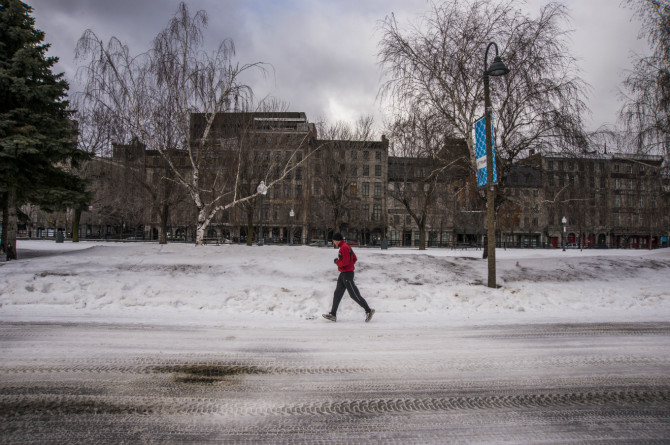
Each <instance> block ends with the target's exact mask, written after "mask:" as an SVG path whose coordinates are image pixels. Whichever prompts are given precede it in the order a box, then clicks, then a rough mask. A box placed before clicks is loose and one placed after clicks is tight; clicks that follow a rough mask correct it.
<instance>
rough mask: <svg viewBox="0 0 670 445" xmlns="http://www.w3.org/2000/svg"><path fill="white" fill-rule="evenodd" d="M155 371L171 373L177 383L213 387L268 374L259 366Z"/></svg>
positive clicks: (210, 365)
mask: <svg viewBox="0 0 670 445" xmlns="http://www.w3.org/2000/svg"><path fill="white" fill-rule="evenodd" d="M155 371H156V372H159V373H170V374H172V375H173V378H174V381H175V382H177V383H182V384H191V385H213V384H216V383H219V382H221V381H223V380H229V379H230V378H231V377H241V376H244V375H257V374H267V373H268V371H266V370H264V369H262V368H259V367H257V366H247V365H216V364H195V365H177V366H162V367H159V368H156V369H155Z"/></svg>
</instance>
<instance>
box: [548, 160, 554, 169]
mask: <svg viewBox="0 0 670 445" xmlns="http://www.w3.org/2000/svg"><path fill="white" fill-rule="evenodd" d="M553 169H554V161H549V162H547V170H550V171H551V170H553Z"/></svg>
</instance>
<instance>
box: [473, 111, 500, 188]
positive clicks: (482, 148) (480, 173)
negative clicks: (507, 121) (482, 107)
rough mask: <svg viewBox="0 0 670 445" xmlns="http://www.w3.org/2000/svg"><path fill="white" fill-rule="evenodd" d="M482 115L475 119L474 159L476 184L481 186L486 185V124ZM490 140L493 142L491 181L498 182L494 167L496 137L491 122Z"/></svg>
mask: <svg viewBox="0 0 670 445" xmlns="http://www.w3.org/2000/svg"><path fill="white" fill-rule="evenodd" d="M484 119H485V118H484V117H482V118H480V119H478V120H476V121H475V160H476V161H477V185H478V186H479V187H483V186H485V185H486V173H487V171H486V170H487V169H486V125H485V124H484ZM491 140H492V142H493V152H492V153H493V183H494V184H495V183H497V182H498V172H497V169H496V138H495V132H494V131H493V123H491Z"/></svg>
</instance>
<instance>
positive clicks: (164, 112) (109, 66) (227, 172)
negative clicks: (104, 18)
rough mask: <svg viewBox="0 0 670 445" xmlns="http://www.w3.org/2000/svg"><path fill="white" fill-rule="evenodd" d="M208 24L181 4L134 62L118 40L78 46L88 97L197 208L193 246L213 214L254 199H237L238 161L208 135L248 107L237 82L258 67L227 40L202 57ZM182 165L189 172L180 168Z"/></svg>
mask: <svg viewBox="0 0 670 445" xmlns="http://www.w3.org/2000/svg"><path fill="white" fill-rule="evenodd" d="M206 24H207V15H206V13H205V11H198V12H197V13H196V14H195V15H194V16H191V15H190V13H189V10H188V8H187V6H186V4H185V3H181V4H180V5H179V7H178V10H177V13H176V15H175V16H174V17H173V18H172V19H171V20H170V22H169V23H168V26H167V27H166V28H165V29H164V30H163V31H161V32H160V33H159V34H158V36H157V37H156V38H155V40H154V46H153V48H152V49H151V50H149V51H148V52H146V53H142V54H139V55H137V56H133V55H131V53H130V50H129V49H128V47H126V46H124V45H123V44H122V43H121V42H120V41H119V39H117V38H116V37H113V38H111V39H110V41H109V43H107V44H105V43H104V42H103V41H102V40H101V39H100V38H99V37H98V36H97V35H96V34H95V33H94V32H93V31H91V30H87V31H86V32H85V33H84V35H83V36H82V37H81V39H80V40H79V43H78V46H77V56H78V58H79V59H85V58H86V59H87V60H88V63H87V65H86V66H85V67H84V71H83V76H84V77H85V79H86V88H85V92H84V93H85V97H86V99H87V100H88V101H90V102H92V103H94V104H95V105H96V107H99V108H102V109H104V110H105V111H106V112H107V113H110V114H111V115H113V117H114V119H115V120H117V121H118V122H119V123H120V125H121V126H122V127H123V129H124V131H125V132H127V133H128V134H132V135H133V136H134V137H137V138H138V140H139V141H140V142H142V143H143V144H145V145H146V146H147V147H148V148H150V149H153V150H157V151H158V152H160V154H161V155H162V156H163V157H164V159H165V162H166V163H167V165H168V168H169V170H170V171H171V172H172V174H173V175H174V177H173V178H172V180H174V181H176V182H177V183H179V184H180V185H181V186H183V187H185V188H186V190H187V191H188V194H189V196H190V198H191V200H192V201H193V203H194V205H195V207H196V209H197V226H196V244H202V241H203V239H204V234H205V228H206V227H207V226H208V224H209V223H210V221H211V220H212V218H213V217H214V216H215V215H216V214H217V213H218V212H220V211H222V210H224V209H228V208H230V207H232V206H235V205H236V204H238V203H240V202H243V201H245V200H249V199H253V198H254V196H255V194H252V195H249V196H239V195H238V194H237V193H236V191H237V189H236V187H235V181H237V180H239V179H240V178H239V175H238V174H237V173H235V172H236V167H237V165H239V159H237V158H235V157H231V156H229V154H230V153H229V152H227V153H226V154H224V155H221V154H220V152H221V144H220V142H222V141H216V140H213V138H212V137H211V135H210V132H211V131H212V126H213V124H214V120H215V118H216V116H217V115H218V114H219V113H222V112H225V111H231V110H233V111H238V110H244V109H245V108H246V107H247V106H248V104H249V103H251V101H252V91H251V89H250V88H249V87H248V86H247V85H245V84H243V83H242V82H241V77H242V75H243V74H245V73H246V72H248V71H250V70H254V69H261V70H262V69H263V64H262V63H260V62H258V63H250V64H244V65H240V64H239V63H237V62H235V61H234V57H235V47H234V44H233V42H232V41H231V40H224V41H223V42H221V44H220V45H219V46H218V48H217V49H216V50H215V51H214V52H213V53H212V54H207V53H205V52H204V51H202V50H201V47H202V45H203V28H204V27H205V26H206ZM193 113H199V115H200V116H201V117H202V122H201V124H202V125H192V122H191V118H192V115H193ZM194 131H196V132H197V134H194V133H193V132H194ZM223 142H225V141H223ZM224 151H225V150H224ZM174 155H176V156H174ZM184 159H186V163H187V167H188V168H183V167H185V166H183V165H180V164H179V163H180V162H182V160H184ZM217 162H218V163H219V164H217ZM221 162H225V163H226V165H225V166H222V165H221V164H220V163H221ZM231 163H232V165H231ZM221 167H224V168H221ZM231 181H232V183H231ZM269 185H272V184H269Z"/></svg>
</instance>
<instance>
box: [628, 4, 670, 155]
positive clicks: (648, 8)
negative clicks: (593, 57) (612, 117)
mask: <svg viewBox="0 0 670 445" xmlns="http://www.w3.org/2000/svg"><path fill="white" fill-rule="evenodd" d="M626 3H627V4H628V5H629V6H630V7H631V8H632V9H634V10H635V11H636V12H637V14H638V16H639V18H640V19H641V21H642V25H643V29H642V32H641V34H642V35H644V36H646V37H647V40H648V42H649V45H650V46H651V48H652V54H651V55H649V56H636V57H637V58H638V59H637V60H636V61H635V66H634V68H633V70H632V71H630V72H629V73H628V77H627V78H626V79H625V80H624V83H623V91H622V92H621V97H622V99H623V101H624V105H623V107H622V109H621V112H620V116H621V118H622V119H623V121H624V124H625V126H626V129H627V131H628V132H630V133H632V134H633V135H634V136H635V143H636V144H635V146H636V147H637V150H638V152H639V153H655V154H665V155H666V156H668V155H670V142H669V141H670V5H668V2H667V1H665V0H627V1H626Z"/></svg>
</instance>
